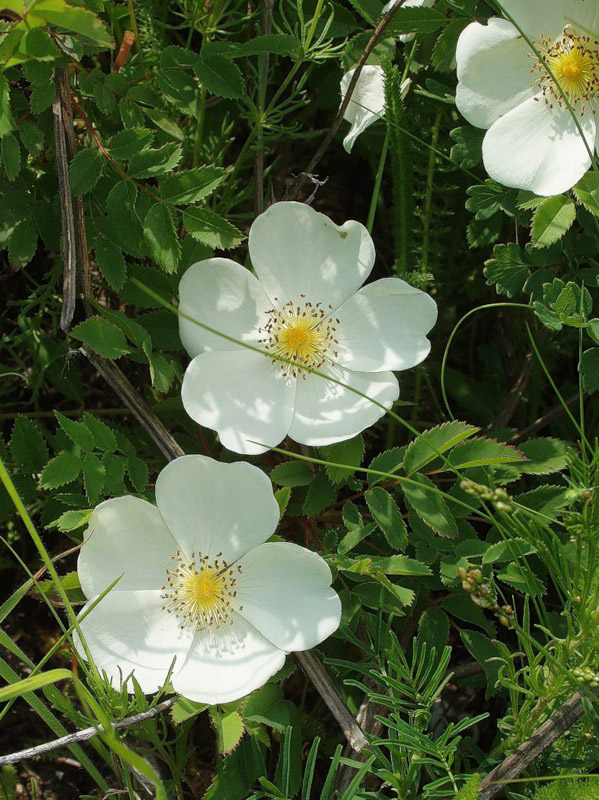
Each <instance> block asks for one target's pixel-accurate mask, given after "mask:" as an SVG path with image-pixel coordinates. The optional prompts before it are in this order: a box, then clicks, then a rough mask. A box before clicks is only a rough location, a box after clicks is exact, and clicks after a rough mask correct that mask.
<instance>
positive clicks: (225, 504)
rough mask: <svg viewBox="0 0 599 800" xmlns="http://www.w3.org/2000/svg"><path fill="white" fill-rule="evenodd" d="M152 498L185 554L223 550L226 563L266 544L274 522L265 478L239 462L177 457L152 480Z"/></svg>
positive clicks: (275, 515) (276, 516)
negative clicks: (230, 462) (153, 497)
mask: <svg viewBox="0 0 599 800" xmlns="http://www.w3.org/2000/svg"><path fill="white" fill-rule="evenodd" d="M156 502H157V504H158V507H159V509H160V511H161V513H162V516H163V517H164V519H165V521H166V523H167V525H168V526H169V528H170V530H171V531H172V533H173V536H174V537H175V538H176V540H177V542H178V543H179V545H180V547H181V549H182V550H183V552H184V553H186V554H187V555H190V554H191V553H196V555H197V554H198V553H201V554H202V555H203V556H209V557H210V558H211V559H212V558H214V557H215V556H216V555H217V554H218V553H222V558H223V559H224V560H225V561H228V562H229V563H231V562H232V561H234V560H235V559H237V558H239V556H241V555H243V554H244V553H246V552H247V551H248V550H250V549H251V548H252V547H256V545H259V544H262V542H265V541H266V540H267V539H268V537H269V536H270V535H271V534H272V533H274V531H275V529H276V527H277V525H278V523H279V506H278V504H277V501H276V500H275V498H274V495H273V491H272V485H271V483H270V481H269V479H268V478H267V477H266V475H265V474H264V473H263V472H262V470H260V469H258V467H254V466H253V465H252V464H247V463H245V462H244V461H237V462H235V463H233V464H226V463H220V462H218V461H214V459H212V458H207V457H206V456H199V455H194V456H182V457H181V458H177V459H176V460H175V461H171V463H170V464H168V465H167V466H166V467H165V468H164V469H163V470H162V472H161V473H160V475H159V476H158V479H157V480H156ZM144 557H145V553H144Z"/></svg>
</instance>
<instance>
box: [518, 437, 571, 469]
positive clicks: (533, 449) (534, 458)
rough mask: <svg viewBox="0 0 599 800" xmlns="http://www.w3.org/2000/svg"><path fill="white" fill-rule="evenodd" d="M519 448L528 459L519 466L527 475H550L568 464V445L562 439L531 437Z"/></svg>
mask: <svg viewBox="0 0 599 800" xmlns="http://www.w3.org/2000/svg"><path fill="white" fill-rule="evenodd" d="M518 448H519V450H520V451H521V452H522V453H523V454H524V455H525V457H526V458H527V459H528V461H526V462H525V463H524V464H521V465H520V466H519V469H520V471H521V472H523V473H525V474H526V475H549V474H550V473H552V472H559V471H560V470H562V469H564V467H565V466H567V464H568V447H567V445H566V443H565V442H562V441H561V440H560V439H553V438H550V437H546V438H539V439H529V440H528V441H527V442H523V443H522V444H520V445H518Z"/></svg>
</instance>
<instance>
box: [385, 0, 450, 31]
mask: <svg viewBox="0 0 599 800" xmlns="http://www.w3.org/2000/svg"><path fill="white" fill-rule="evenodd" d="M444 22H445V17H444V16H443V14H442V13H441V12H440V11H437V10H436V9H434V8H422V7H420V8H414V7H412V8H400V9H399V10H398V11H396V12H395V16H394V17H393V19H392V20H391V22H390V24H389V25H388V26H387V30H386V31H385V35H386V36H396V35H397V34H401V33H434V32H435V31H436V30H438V29H439V28H440V27H441V26H442V25H443V23H444Z"/></svg>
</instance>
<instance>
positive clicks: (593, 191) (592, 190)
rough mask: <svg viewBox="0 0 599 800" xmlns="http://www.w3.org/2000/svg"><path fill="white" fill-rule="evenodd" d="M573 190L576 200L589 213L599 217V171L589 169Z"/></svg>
mask: <svg viewBox="0 0 599 800" xmlns="http://www.w3.org/2000/svg"><path fill="white" fill-rule="evenodd" d="M573 191H574V194H575V196H576V199H577V200H578V202H579V203H582V205H583V206H584V207H585V208H586V210H587V211H590V212H591V214H594V215H595V216H596V217H599V173H597V172H593V171H592V170H589V171H588V172H587V173H586V175H584V177H582V178H581V179H580V180H579V181H578V183H577V184H576V186H575V187H574V190H573Z"/></svg>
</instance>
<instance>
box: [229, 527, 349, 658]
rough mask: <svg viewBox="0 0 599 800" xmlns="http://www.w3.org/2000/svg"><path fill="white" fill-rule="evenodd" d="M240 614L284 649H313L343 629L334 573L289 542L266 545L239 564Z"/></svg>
mask: <svg viewBox="0 0 599 800" xmlns="http://www.w3.org/2000/svg"><path fill="white" fill-rule="evenodd" d="M239 564H240V566H241V570H242V571H241V574H240V575H239V577H238V578H237V587H236V588H237V600H238V601H239V602H240V603H241V605H242V610H241V611H240V614H241V615H242V616H243V617H245V619H247V620H249V622H251V623H252V625H253V626H254V627H255V628H257V629H258V630H259V631H260V633H262V634H263V635H264V636H265V637H266V638H267V639H268V640H269V641H271V642H272V643H273V644H275V645H276V646H277V647H280V648H281V649H282V650H287V651H293V650H309V649H310V648H311V647H315V646H316V645H317V644H319V643H320V642H322V641H323V640H324V639H326V638H327V637H328V636H330V635H331V634H332V633H334V632H335V631H336V630H337V628H338V627H339V622H340V620H341V601H340V600H339V597H338V595H337V593H336V592H335V590H334V589H333V588H332V587H331V570H330V569H329V567H328V566H327V564H326V562H325V561H324V560H323V559H322V558H321V557H320V556H319V555H318V554H317V553H313V552H311V551H310V550H307V549H306V548H305V547H300V546H299V545H297V544H291V543H290V542H267V543H266V544H263V545H261V546H260V547H255V548H254V549H253V550H250V551H249V553H246V554H245V556H244V557H243V558H242V559H241V560H240V561H239Z"/></svg>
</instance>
